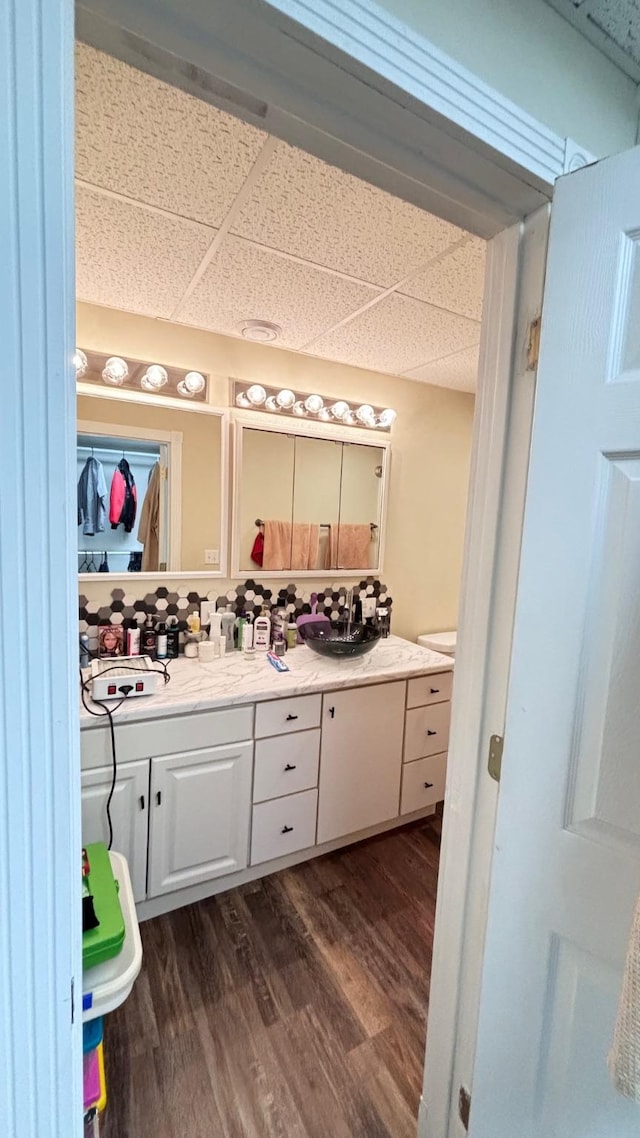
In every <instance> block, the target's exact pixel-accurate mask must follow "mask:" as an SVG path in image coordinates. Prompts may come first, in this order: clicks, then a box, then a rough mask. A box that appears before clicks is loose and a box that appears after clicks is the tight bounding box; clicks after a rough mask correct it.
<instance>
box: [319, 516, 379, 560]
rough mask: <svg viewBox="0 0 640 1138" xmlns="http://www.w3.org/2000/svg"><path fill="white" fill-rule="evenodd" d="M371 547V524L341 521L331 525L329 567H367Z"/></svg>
mask: <svg viewBox="0 0 640 1138" xmlns="http://www.w3.org/2000/svg"><path fill="white" fill-rule="evenodd" d="M370 547H371V526H370V525H369V524H368V523H367V524H365V525H351V524H344V523H341V524H340V525H337V526H331V536H330V538H329V549H328V552H329V565H328V566H327V568H330V569H367V568H368V567H369V551H370Z"/></svg>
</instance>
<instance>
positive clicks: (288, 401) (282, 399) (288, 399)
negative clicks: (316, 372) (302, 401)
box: [276, 387, 296, 411]
mask: <svg viewBox="0 0 640 1138" xmlns="http://www.w3.org/2000/svg"><path fill="white" fill-rule="evenodd" d="M295 401H296V397H295V395H294V394H293V391H289V388H288V387H284V388H283V389H282V391H279V392H278V394H277V395H276V403H277V404H278V407H282V410H283V411H290V410H291V408H292V407H293V405H294V403H295Z"/></svg>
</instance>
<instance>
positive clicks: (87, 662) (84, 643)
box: [80, 632, 91, 668]
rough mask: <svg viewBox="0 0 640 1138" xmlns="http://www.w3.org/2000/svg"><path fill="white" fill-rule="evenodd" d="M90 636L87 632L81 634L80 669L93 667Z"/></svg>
mask: <svg viewBox="0 0 640 1138" xmlns="http://www.w3.org/2000/svg"><path fill="white" fill-rule="evenodd" d="M90 643H91V642H90V640H89V636H88V634H87V633H86V632H83V633H81V634H80V667H81V668H89V667H90V666H91V651H90V648H89V645H90Z"/></svg>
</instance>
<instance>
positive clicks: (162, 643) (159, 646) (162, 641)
mask: <svg viewBox="0 0 640 1138" xmlns="http://www.w3.org/2000/svg"><path fill="white" fill-rule="evenodd" d="M166 658H167V626H166V624H165V622H164V621H163V620H160V621H158V627H157V629H156V660H166Z"/></svg>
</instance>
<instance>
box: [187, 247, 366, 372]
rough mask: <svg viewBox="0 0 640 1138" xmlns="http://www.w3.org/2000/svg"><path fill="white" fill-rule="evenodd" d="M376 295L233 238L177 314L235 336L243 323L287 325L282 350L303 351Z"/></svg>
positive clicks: (338, 278) (193, 322) (199, 325)
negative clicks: (304, 347)
mask: <svg viewBox="0 0 640 1138" xmlns="http://www.w3.org/2000/svg"><path fill="white" fill-rule="evenodd" d="M375 295H377V290H376V289H372V288H370V287H368V286H366V285H359V284H353V283H352V282H350V281H345V280H343V279H341V278H340V277H335V276H332V275H330V274H329V273H325V272H322V271H321V270H319V269H316V268H314V267H313V266H312V265H301V264H299V263H298V262H295V261H289V260H287V259H285V258H282V257H279V256H277V255H276V254H273V253H270V252H269V251H268V250H265V249H261V248H257V247H256V246H254V245H251V244H248V243H247V242H246V241H242V240H240V239H239V238H237V237H228V238H227V239H226V241H225V242H224V244H223V246H222V249H221V251H220V253H219V254H218V256H217V257H216V259H215V261H214V262H213V263H212V264H211V266H210V267H209V269H207V271H206V273H205V274H204V276H203V278H202V280H201V281H200V283H199V284H198V285H197V286H196V288H195V290H194V292H193V293H192V294H191V296H190V297H188V298H187V300H186V301H185V303H184V304H183V305H181V307H180V309H179V311H178V312H177V314H176V316H177V319H178V320H180V321H184V322H185V323H187V324H196V325H197V326H198V327H200V328H207V329H209V330H210V331H213V332H222V333H224V334H226V335H231V336H237V335H239V324H240V322H242V321H243V320H253V319H259V320H271V321H273V322H274V323H275V324H280V325H281V326H282V338H281V339H280V340H279V341H278V346H280V347H286V348H300V347H302V345H303V344H305V343H306V342H307V341H308V340H310V339H312V338H313V337H314V336H318V335H319V334H320V333H321V332H324V330H325V329H326V328H329V327H331V326H332V325H333V324H335V323H337V321H339V320H341V319H343V317H344V316H345V315H346V314H347V313H349V312H354V311H355V310H356V309H358V308H361V307H362V305H363V304H367V303H368V302H369V301H370V300H371V299H372V297H373V296H375ZM354 362H355V361H354Z"/></svg>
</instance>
